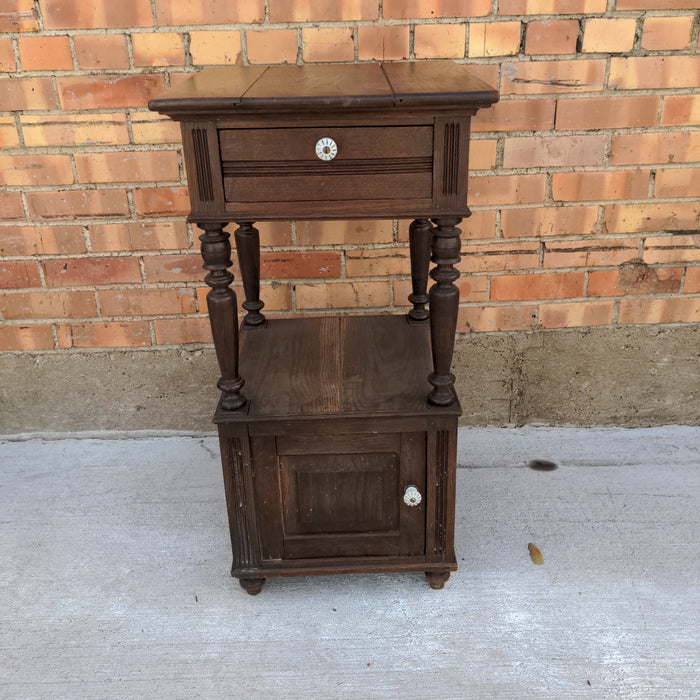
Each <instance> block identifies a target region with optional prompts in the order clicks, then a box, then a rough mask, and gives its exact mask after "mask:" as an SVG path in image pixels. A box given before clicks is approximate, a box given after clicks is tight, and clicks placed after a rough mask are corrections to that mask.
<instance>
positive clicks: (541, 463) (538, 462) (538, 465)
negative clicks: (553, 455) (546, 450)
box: [527, 459, 559, 472]
mask: <svg viewBox="0 0 700 700" xmlns="http://www.w3.org/2000/svg"><path fill="white" fill-rule="evenodd" d="M527 466H528V467H529V468H530V469H532V470H533V471H536V472H553V471H554V470H555V469H556V468H557V467H558V466H559V465H558V464H557V463H556V462H550V461H549V460H548V459H533V460H532V461H531V462H528V465H527Z"/></svg>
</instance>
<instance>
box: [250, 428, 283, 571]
mask: <svg viewBox="0 0 700 700" xmlns="http://www.w3.org/2000/svg"><path fill="white" fill-rule="evenodd" d="M250 451H251V459H252V464H253V479H254V482H255V494H256V502H255V505H256V508H257V513H258V521H259V523H260V545H261V548H262V558H263V559H264V560H270V559H282V556H283V553H284V543H283V539H282V496H281V492H280V483H279V467H278V464H277V454H276V451H275V438H274V437H253V438H251V440H250Z"/></svg>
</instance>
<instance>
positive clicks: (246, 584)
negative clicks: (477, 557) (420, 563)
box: [238, 574, 449, 595]
mask: <svg viewBox="0 0 700 700" xmlns="http://www.w3.org/2000/svg"><path fill="white" fill-rule="evenodd" d="M448 575H449V574H448ZM238 583H240V584H241V588H244V589H245V591H246V593H248V595H258V593H260V591H261V590H262V587H263V584H264V583H265V579H264V578H241V579H239V580H238Z"/></svg>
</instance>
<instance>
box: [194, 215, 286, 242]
mask: <svg viewBox="0 0 700 700" xmlns="http://www.w3.org/2000/svg"><path fill="white" fill-rule="evenodd" d="M236 228H237V227H236V226H235V225H233V224H232V225H231V226H229V227H228V229H227V230H228V231H229V233H231V234H233V232H234V231H235V230H236ZM255 228H257V229H258V231H260V245H261V246H263V247H265V246H289V245H292V232H291V228H290V226H289V222H288V221H263V222H260V223H256V224H255ZM198 233H202V232H201V231H198ZM231 245H233V246H234V247H235V245H236V242H235V240H234V238H233V235H232V236H231Z"/></svg>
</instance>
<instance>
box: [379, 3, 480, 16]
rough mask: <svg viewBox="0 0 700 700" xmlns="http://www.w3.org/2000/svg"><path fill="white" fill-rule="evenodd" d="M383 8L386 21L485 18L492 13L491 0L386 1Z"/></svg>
mask: <svg viewBox="0 0 700 700" xmlns="http://www.w3.org/2000/svg"><path fill="white" fill-rule="evenodd" d="M383 8H384V10H383V11H384V18H385V19H435V18H438V17H483V16H484V15H487V14H488V13H489V12H490V11H491V0H471V2H468V3H465V2H464V0H384V5H383Z"/></svg>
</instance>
